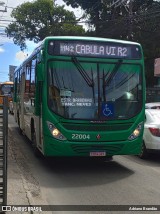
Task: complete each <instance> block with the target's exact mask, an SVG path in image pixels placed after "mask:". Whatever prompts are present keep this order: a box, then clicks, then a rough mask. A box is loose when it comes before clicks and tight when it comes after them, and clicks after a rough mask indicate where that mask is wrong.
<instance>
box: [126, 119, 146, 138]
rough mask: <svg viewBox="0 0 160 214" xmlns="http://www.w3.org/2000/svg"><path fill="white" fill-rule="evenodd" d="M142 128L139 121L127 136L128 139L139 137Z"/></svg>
mask: <svg viewBox="0 0 160 214" xmlns="http://www.w3.org/2000/svg"><path fill="white" fill-rule="evenodd" d="M142 128H143V122H141V123H139V124H138V126H137V127H136V129H135V130H134V131H133V133H132V134H131V135H130V136H129V138H128V140H134V139H135V138H137V137H139V135H140V134H141V131H142Z"/></svg>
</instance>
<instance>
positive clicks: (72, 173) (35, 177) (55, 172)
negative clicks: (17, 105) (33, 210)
mask: <svg viewBox="0 0 160 214" xmlns="http://www.w3.org/2000/svg"><path fill="white" fill-rule="evenodd" d="M9 144H10V150H11V155H12V156H13V157H14V160H15V164H17V167H18V169H19V173H20V174H21V177H22V180H23V183H24V188H25V189H26V192H27V196H26V197H27V201H28V203H29V204H32V205H33V204H37V205H83V206H84V205H130V206H131V207H134V206H136V205H139V206H140V207H141V206H145V205H150V207H153V206H156V205H160V155H152V156H151V157H150V158H149V159H148V160H141V159H139V158H138V157H137V156H114V158H113V160H112V161H110V162H103V163H99V162H94V161H84V160H83V161H82V160H81V159H70V160H68V159H67V160H66V159H63V160H62V161H54V160H49V159H45V158H40V159H38V158H36V157H35V156H34V154H33V151H32V147H31V144H30V142H29V141H28V140H27V139H26V137H25V136H23V135H20V134H19V132H18V127H17V124H16V123H15V122H14V119H13V116H12V115H9ZM16 197H17V200H16V202H14V203H16V204H17V205H19V199H18V197H19V196H18V195H16ZM20 197H21V196H20ZM9 200H10V199H9ZM16 204H15V205H16ZM83 206H82V207H83ZM84 207H85V206H84ZM93 209H94V208H93ZM128 212H129V211H126V212H120V213H128ZM48 213H49V212H48ZM52 213H54V214H57V213H59V214H63V213H75V214H77V213H78V214H79V213H80V214H81V213H82V214H83V213H85V214H88V213H89V214H91V213H95V214H102V213H112V211H109V212H105V211H102V210H99V211H95V212H93V210H92V211H87V210H86V211H84V212H82V211H73V212H71V211H68V212H66V211H61V212H59V211H54V212H52ZM113 213H116V212H113ZM132 213H134V211H133V212H132ZM135 213H141V212H140V211H138V212H137V211H136V212H135ZM142 213H144V212H142ZM149 213H152V212H151V211H149ZM154 213H155V212H154ZM156 213H160V211H159V212H156Z"/></svg>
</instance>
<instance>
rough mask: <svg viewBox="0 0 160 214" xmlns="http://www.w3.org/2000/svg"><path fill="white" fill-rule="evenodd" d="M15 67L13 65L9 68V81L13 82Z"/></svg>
mask: <svg viewBox="0 0 160 214" xmlns="http://www.w3.org/2000/svg"><path fill="white" fill-rule="evenodd" d="M16 67H17V66H14V65H10V66H9V81H12V82H13V76H14V71H15V69H16Z"/></svg>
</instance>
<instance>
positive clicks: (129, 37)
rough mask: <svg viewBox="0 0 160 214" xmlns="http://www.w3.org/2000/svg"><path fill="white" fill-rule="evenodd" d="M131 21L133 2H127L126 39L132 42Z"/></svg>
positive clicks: (131, 0)
mask: <svg viewBox="0 0 160 214" xmlns="http://www.w3.org/2000/svg"><path fill="white" fill-rule="evenodd" d="M132 19H133V0H130V1H129V17H128V39H129V40H132V38H133V35H132V30H133V29H132V27H133V26H132Z"/></svg>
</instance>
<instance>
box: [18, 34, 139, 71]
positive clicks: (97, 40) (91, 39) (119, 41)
mask: <svg viewBox="0 0 160 214" xmlns="http://www.w3.org/2000/svg"><path fill="white" fill-rule="evenodd" d="M48 40H73V41H74V40H79V41H94V42H114V43H121V44H129V45H139V46H140V44H139V43H137V42H132V41H127V40H120V39H110V38H102V37H88V36H48V37H45V38H44V39H43V40H42V41H41V42H39V43H38V44H37V47H36V48H35V49H34V50H33V52H32V53H31V55H30V56H28V57H27V58H26V59H25V60H24V61H23V63H22V64H21V65H19V66H18V67H17V68H16V69H15V72H16V71H17V70H18V69H19V68H20V67H21V66H22V65H23V64H24V63H25V62H26V61H28V59H30V58H32V57H33V55H34V54H35V53H36V52H39V50H40V49H41V48H42V47H43V45H44V43H45V42H46V41H48Z"/></svg>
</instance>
